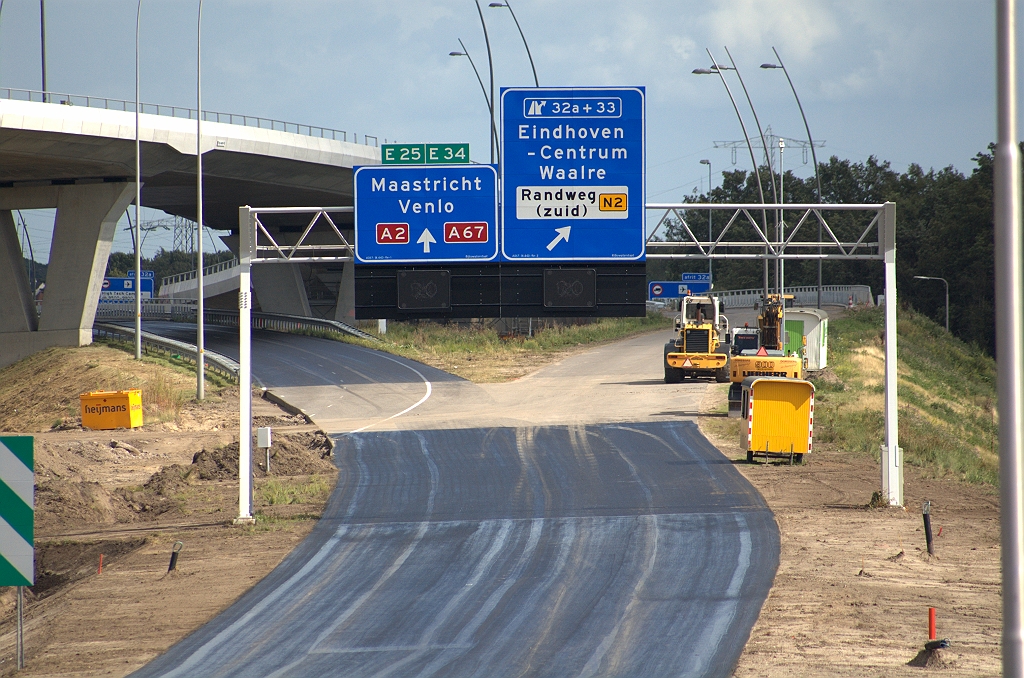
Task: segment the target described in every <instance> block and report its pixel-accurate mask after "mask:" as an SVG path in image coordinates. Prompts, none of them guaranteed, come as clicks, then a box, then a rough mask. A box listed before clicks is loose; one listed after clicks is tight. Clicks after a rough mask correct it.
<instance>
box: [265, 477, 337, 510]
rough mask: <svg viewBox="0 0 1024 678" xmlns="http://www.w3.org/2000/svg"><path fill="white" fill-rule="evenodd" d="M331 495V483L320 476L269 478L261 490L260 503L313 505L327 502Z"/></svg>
mask: <svg viewBox="0 0 1024 678" xmlns="http://www.w3.org/2000/svg"><path fill="white" fill-rule="evenodd" d="M330 493H331V483H330V481H329V480H328V479H327V478H325V477H323V476H319V475H314V476H310V477H309V478H306V479H302V478H292V477H288V478H282V479H278V478H268V479H267V480H266V481H264V482H263V483H262V484H261V486H260V488H259V495H258V496H259V501H260V503H261V504H263V505H270V506H272V505H275V504H313V503H317V502H325V501H327V496H328V495H329V494H330Z"/></svg>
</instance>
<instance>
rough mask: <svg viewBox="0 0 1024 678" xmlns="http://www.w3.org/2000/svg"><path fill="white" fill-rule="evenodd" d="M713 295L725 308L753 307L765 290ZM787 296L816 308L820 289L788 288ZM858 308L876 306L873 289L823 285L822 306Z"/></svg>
mask: <svg viewBox="0 0 1024 678" xmlns="http://www.w3.org/2000/svg"><path fill="white" fill-rule="evenodd" d="M712 294H713V295H714V296H716V297H718V298H719V299H721V300H722V303H723V305H724V306H725V308H743V307H747V306H750V307H753V306H756V305H758V304H760V302H761V297H762V296H763V295H764V289H763V288H760V287H759V288H755V289H749V290H722V291H721V292H719V291H715V292H712ZM786 294H792V295H793V303H794V305H796V306H815V305H817V303H818V287H817V286H816V285H808V286H806V287H787V288H786ZM851 301H852V302H853V303H854V304H855V305H857V306H862V305H865V306H874V304H875V302H874V298H873V297H872V296H871V287H869V286H868V285H823V286H822V288H821V304H822V306H847V305H848V304H849V303H850V302H851Z"/></svg>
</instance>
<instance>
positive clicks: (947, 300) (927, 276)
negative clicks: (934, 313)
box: [885, 275, 949, 332]
mask: <svg viewBox="0 0 1024 678" xmlns="http://www.w3.org/2000/svg"><path fill="white" fill-rule="evenodd" d="M914 279H915V280H941V281H942V284H943V285H945V286H946V331H947V332H949V283H948V282H946V279H945V278H938V277H935V276H930V275H915V276H914ZM885 301H886V303H888V302H889V300H888V299H886V300H885Z"/></svg>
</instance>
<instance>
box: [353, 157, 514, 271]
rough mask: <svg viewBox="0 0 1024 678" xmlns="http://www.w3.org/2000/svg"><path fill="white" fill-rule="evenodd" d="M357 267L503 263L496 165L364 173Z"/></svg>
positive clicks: (358, 192)
mask: <svg viewBox="0 0 1024 678" xmlns="http://www.w3.org/2000/svg"><path fill="white" fill-rule="evenodd" d="M354 182H355V200H354V205H355V208H354V211H355V233H356V245H355V250H356V261H357V262H358V263H362V264H383V263H396V264H397V263H418V262H459V261H466V262H482V261H492V260H494V259H496V258H497V256H498V236H497V224H498V189H497V183H498V176H497V172H496V171H495V169H494V167H492V166H490V165H437V166H420V167H398V166H393V165H385V166H381V165H375V166H365V167H358V168H356V171H355V176H354Z"/></svg>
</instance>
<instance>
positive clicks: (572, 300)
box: [544, 268, 597, 309]
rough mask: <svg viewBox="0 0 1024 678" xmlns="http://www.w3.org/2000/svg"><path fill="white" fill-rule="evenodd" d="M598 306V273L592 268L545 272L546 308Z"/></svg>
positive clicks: (546, 270)
mask: <svg viewBox="0 0 1024 678" xmlns="http://www.w3.org/2000/svg"><path fill="white" fill-rule="evenodd" d="M595 306H597V271H595V270H594V269H592V268H548V269H545V270H544V307H545V308H577V309H588V308H594V307H595Z"/></svg>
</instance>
